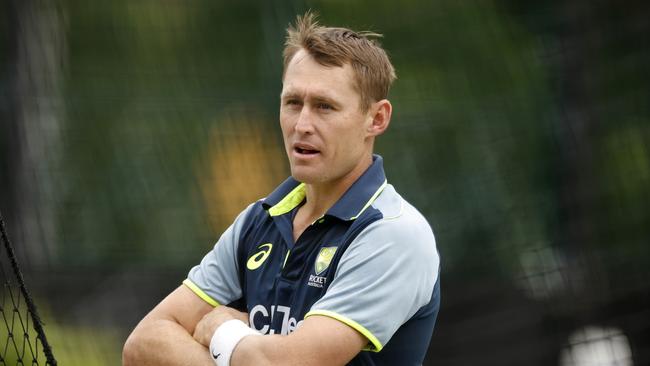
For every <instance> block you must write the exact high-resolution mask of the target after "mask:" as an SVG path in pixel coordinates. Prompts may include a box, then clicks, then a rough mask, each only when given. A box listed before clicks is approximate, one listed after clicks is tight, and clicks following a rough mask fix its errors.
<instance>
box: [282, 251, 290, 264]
mask: <svg viewBox="0 0 650 366" xmlns="http://www.w3.org/2000/svg"><path fill="white" fill-rule="evenodd" d="M289 253H291V249H289V250H288V251H287V256H286V257H284V262H282V268H284V265H285V264H287V259H289Z"/></svg>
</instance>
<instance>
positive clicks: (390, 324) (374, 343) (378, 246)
mask: <svg viewBox="0 0 650 366" xmlns="http://www.w3.org/2000/svg"><path fill="white" fill-rule="evenodd" d="M410 209H411V210H413V211H415V209H414V208H412V207H410ZM439 265H440V258H439V256H438V252H437V249H436V244H435V238H434V236H433V232H432V231H431V228H430V226H429V224H428V223H427V222H426V220H425V219H424V217H422V216H421V215H420V214H419V213H417V211H415V213H414V214H411V215H402V216H400V217H399V218H395V219H383V220H379V221H377V222H375V223H373V224H371V225H369V226H368V227H367V228H366V229H364V231H363V232H361V233H360V234H359V236H358V237H357V238H356V239H355V240H354V241H353V242H352V243H351V244H350V246H349V247H348V249H347V250H346V251H345V253H344V254H343V256H342V258H341V261H340V262H339V265H338V267H337V270H336V273H335V275H334V279H333V280H332V283H331V284H330V286H329V288H328V289H327V292H326V293H325V295H324V296H323V297H322V298H320V299H319V300H318V301H317V302H316V303H315V304H314V305H313V306H312V308H311V309H310V311H309V312H308V313H307V314H306V315H305V317H309V316H312V315H322V316H328V317H331V318H334V319H337V320H339V321H341V322H343V323H345V324H347V325H349V326H350V327H352V328H354V329H356V330H357V331H358V332H360V333H361V334H363V335H364V336H365V337H366V338H368V341H369V343H368V346H367V347H366V348H365V349H366V350H369V351H375V352H379V351H380V350H381V349H382V348H383V346H384V345H386V343H387V342H388V341H389V340H390V338H391V337H392V336H393V334H394V333H395V332H396V331H397V330H398V329H399V327H400V326H401V325H402V324H404V323H405V322H406V321H408V320H409V319H410V318H411V317H412V316H413V315H414V314H415V313H416V312H417V311H418V310H419V309H420V308H421V307H423V306H424V305H426V304H428V303H429V301H430V300H431V296H432V294H433V291H434V286H435V283H436V281H437V279H438V267H439Z"/></svg>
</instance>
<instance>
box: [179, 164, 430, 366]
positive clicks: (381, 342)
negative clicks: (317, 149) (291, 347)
mask: <svg viewBox="0 0 650 366" xmlns="http://www.w3.org/2000/svg"><path fill="white" fill-rule="evenodd" d="M373 160H374V161H373V164H372V165H371V166H370V167H369V168H368V169H367V170H366V172H365V173H364V174H363V175H362V176H361V177H360V178H359V179H358V180H357V181H356V182H355V183H354V184H353V185H352V186H351V187H350V188H349V189H348V191H347V192H346V193H345V194H344V195H343V196H342V197H341V198H340V199H339V201H338V202H337V203H336V204H335V205H334V206H332V207H331V208H330V210H329V211H328V212H327V213H326V214H325V215H323V217H321V218H320V219H318V220H316V221H315V222H314V223H313V224H312V225H310V226H309V227H307V229H305V231H304V232H303V233H302V235H301V236H300V237H299V238H298V240H297V241H295V242H294V240H293V218H294V216H295V214H296V212H297V209H298V208H299V207H300V206H301V204H302V203H304V200H305V185H304V184H303V183H300V182H297V181H296V180H294V179H293V178H289V179H287V180H286V181H285V182H284V183H282V184H281V185H280V186H279V187H278V188H277V189H276V190H275V191H274V192H273V193H271V195H270V196H268V197H267V198H266V199H263V200H260V201H258V202H255V203H253V204H251V205H250V206H248V208H246V209H245V210H244V211H243V212H242V213H241V214H240V215H239V216H238V217H237V218H236V219H235V222H234V223H233V224H232V225H231V226H230V227H229V228H228V229H227V230H226V231H225V232H224V233H223V235H222V236H221V238H220V239H219V241H218V242H217V244H216V245H215V246H214V249H213V250H212V251H210V252H209V253H208V254H207V255H206V256H205V257H204V258H203V260H202V261H201V263H200V264H199V265H197V266H195V267H194V268H192V269H191V270H190V272H189V275H188V278H187V279H186V280H185V281H184V282H183V283H184V284H185V285H186V286H188V287H189V288H190V289H191V290H192V291H194V292H195V293H196V294H197V295H198V296H200V297H201V298H202V299H204V300H205V301H206V302H208V303H209V304H211V305H213V306H217V305H219V304H225V305H228V306H232V307H235V308H238V309H239V310H242V311H245V312H248V313H249V316H250V326H251V327H252V328H254V329H256V330H258V331H259V332H261V333H263V334H285V335H286V334H289V333H290V332H292V331H293V330H295V329H296V328H297V327H299V326H300V324H301V323H302V321H303V319H305V318H307V317H309V316H312V315H321V316H327V317H331V318H334V319H336V320H338V321H341V322H343V323H345V324H347V325H348V326H350V327H352V328H354V329H356V330H357V331H358V332H359V333H361V334H363V335H364V336H365V337H366V338H368V345H367V346H366V348H365V349H364V351H362V352H360V353H359V354H358V355H357V356H356V357H355V358H354V359H353V360H352V361H351V362H350V363H349V365H420V364H422V361H423V359H424V356H425V354H426V350H427V347H428V345H429V341H430V338H431V333H432V331H433V327H434V324H435V321H436V316H437V314H438V309H439V306H440V285H439V266H440V259H439V256H438V252H437V249H436V243H435V239H434V236H433V232H432V231H431V228H430V226H429V224H428V223H427V221H426V220H425V218H424V217H423V216H422V215H421V214H420V213H419V212H418V211H417V210H416V209H415V208H414V207H413V206H411V205H410V204H409V203H408V202H406V201H405V200H404V199H403V198H402V197H401V196H400V195H399V194H397V192H396V191H395V189H394V188H393V186H391V185H390V184H387V182H386V177H385V174H384V169H383V164H382V158H381V157H380V156H378V155H375V156H374V157H373Z"/></svg>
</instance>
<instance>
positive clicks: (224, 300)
mask: <svg viewBox="0 0 650 366" xmlns="http://www.w3.org/2000/svg"><path fill="white" fill-rule="evenodd" d="M252 206H253V204H252V205H250V206H248V207H247V208H246V209H245V210H244V211H243V212H241V213H240V214H239V216H237V218H236V219H235V221H234V222H233V224H232V225H230V227H229V228H228V229H227V230H226V231H225V232H224V233H223V234H222V235H221V237H220V238H219V240H218V241H217V243H216V244H215V245H214V248H213V249H212V250H211V251H210V252H208V253H207V254H206V255H205V257H203V259H202V260H201V263H200V264H198V265H196V266H194V267H193V268H192V269H191V270H190V272H189V274H188V276H187V279H186V280H185V281H183V284H184V285H185V286H187V287H189V288H190V289H191V290H192V291H193V292H194V293H195V294H197V295H198V296H199V297H200V298H202V299H203V300H205V302H207V303H208V304H210V305H212V306H218V305H220V304H224V305H225V304H229V303H231V302H232V301H235V300H237V299H239V298H241V296H242V288H241V283H240V282H239V263H238V261H237V247H238V246H239V238H240V235H241V232H242V230H243V228H244V226H245V222H246V219H247V216H248V212H250V210H251V208H252Z"/></svg>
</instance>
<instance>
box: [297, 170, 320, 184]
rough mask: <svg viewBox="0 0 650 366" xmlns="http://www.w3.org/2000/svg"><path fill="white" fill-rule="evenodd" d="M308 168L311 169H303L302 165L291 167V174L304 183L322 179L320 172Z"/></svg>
mask: <svg viewBox="0 0 650 366" xmlns="http://www.w3.org/2000/svg"><path fill="white" fill-rule="evenodd" d="M310 170H311V169H305V168H304V167H299V168H292V169H291V176H292V177H293V179H295V180H297V181H298V182H301V183H305V184H314V183H319V182H321V181H322V180H323V179H322V178H323V177H322V176H321V174H318V173H317V172H313V171H310Z"/></svg>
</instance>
